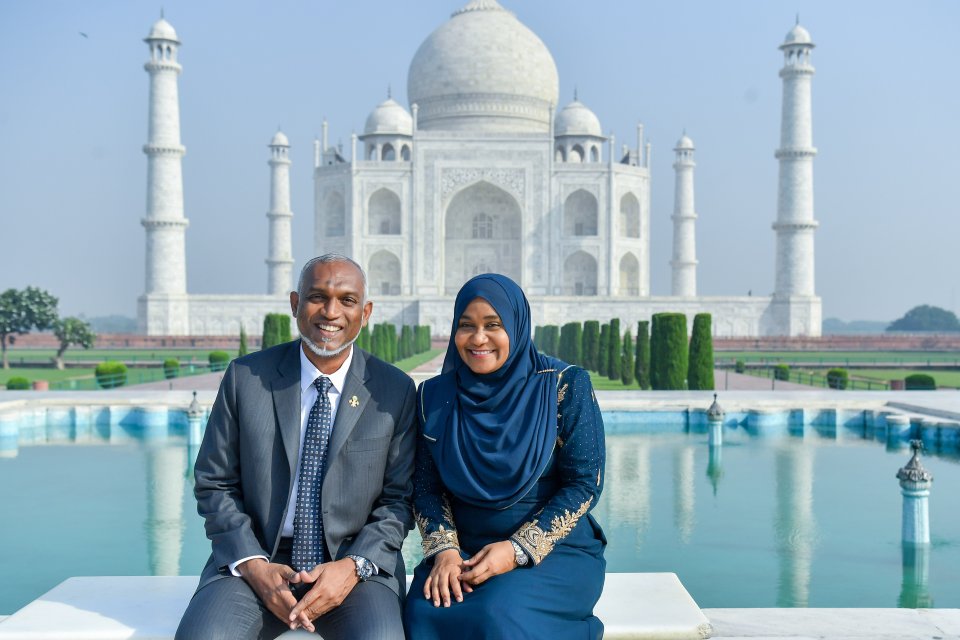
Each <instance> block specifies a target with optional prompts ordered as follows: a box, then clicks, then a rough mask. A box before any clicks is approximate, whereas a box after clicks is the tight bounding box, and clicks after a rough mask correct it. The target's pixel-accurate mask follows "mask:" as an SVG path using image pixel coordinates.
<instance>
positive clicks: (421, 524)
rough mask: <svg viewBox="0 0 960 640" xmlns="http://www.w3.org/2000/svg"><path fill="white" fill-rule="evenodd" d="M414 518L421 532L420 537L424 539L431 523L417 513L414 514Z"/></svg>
mask: <svg viewBox="0 0 960 640" xmlns="http://www.w3.org/2000/svg"><path fill="white" fill-rule="evenodd" d="M413 517H414V519H415V520H416V521H417V529H419V530H420V537H421V538H422V537H423V536H424V534H426V532H427V527H429V526H430V522H429V521H428V520H427V519H426V518H424V517H423V516H422V515H420V514H419V513H417V512H416V511H414V512H413Z"/></svg>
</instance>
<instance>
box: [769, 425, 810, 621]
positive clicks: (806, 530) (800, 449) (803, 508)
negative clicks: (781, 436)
mask: <svg viewBox="0 0 960 640" xmlns="http://www.w3.org/2000/svg"><path fill="white" fill-rule="evenodd" d="M815 451H816V448H814V447H810V446H804V445H803V442H802V441H798V442H790V443H787V444H785V445H784V446H783V447H781V448H779V449H778V450H777V452H776V453H775V454H774V469H775V475H776V481H777V505H776V511H775V515H774V517H775V520H774V523H773V529H774V536H775V538H776V544H777V556H778V558H779V561H780V579H779V583H778V585H777V606H778V607H806V606H807V605H808V603H809V601H810V565H811V562H812V560H813V552H814V547H815V546H816V522H815V521H814V517H813V462H814V452H815Z"/></svg>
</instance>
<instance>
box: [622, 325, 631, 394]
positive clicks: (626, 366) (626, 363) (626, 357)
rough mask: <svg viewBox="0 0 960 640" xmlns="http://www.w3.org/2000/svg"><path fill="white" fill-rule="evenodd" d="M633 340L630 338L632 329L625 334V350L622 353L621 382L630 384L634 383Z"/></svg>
mask: <svg viewBox="0 0 960 640" xmlns="http://www.w3.org/2000/svg"><path fill="white" fill-rule="evenodd" d="M633 375H634V369H633V341H631V340H630V331H627V332H626V333H624V334H623V351H622V352H621V355H620V382H622V383H623V384H624V385H627V386H630V385H631V384H633V380H634V378H633Z"/></svg>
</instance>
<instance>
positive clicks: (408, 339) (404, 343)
mask: <svg viewBox="0 0 960 640" xmlns="http://www.w3.org/2000/svg"><path fill="white" fill-rule="evenodd" d="M413 353H414V348H413V327H411V326H410V325H406V324H405V325H403V327H402V328H401V329H400V348H399V354H398V355H399V356H400V357H399V359H400V360H403V359H404V358H409V357H410V356H412V355H413Z"/></svg>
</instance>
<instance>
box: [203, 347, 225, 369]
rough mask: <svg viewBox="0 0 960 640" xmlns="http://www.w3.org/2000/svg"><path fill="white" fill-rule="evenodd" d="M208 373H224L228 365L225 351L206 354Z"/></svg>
mask: <svg viewBox="0 0 960 640" xmlns="http://www.w3.org/2000/svg"><path fill="white" fill-rule="evenodd" d="M207 362H209V363H210V371H224V370H226V368H227V364H229V363H230V354H229V353H227V352H226V351H211V352H210V353H208V354H207Z"/></svg>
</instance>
